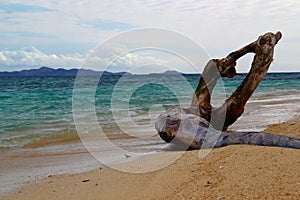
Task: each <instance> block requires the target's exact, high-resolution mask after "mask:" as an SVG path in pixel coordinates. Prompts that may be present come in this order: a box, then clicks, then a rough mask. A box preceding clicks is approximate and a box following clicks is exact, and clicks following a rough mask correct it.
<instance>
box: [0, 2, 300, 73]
mask: <svg viewBox="0 0 300 200" xmlns="http://www.w3.org/2000/svg"><path fill="white" fill-rule="evenodd" d="M6 2H7V3H9V2H11V3H20V4H24V1H23V0H7V1H6ZM26 4H30V5H39V6H41V7H45V8H48V9H49V10H51V12H50V11H49V12H43V13H41V12H36V13H18V12H16V13H3V12H2V13H1V12H0V19H3V20H0V27H1V32H2V34H3V33H6V34H5V39H4V40H2V41H0V46H2V47H4V48H5V47H8V48H9V47H10V45H12V46H16V45H26V46H28V45H34V46H37V45H41V44H43V45H47V44H55V45H56V49H59V46H60V45H61V44H65V43H66V42H68V43H75V42H79V43H93V44H95V45H96V44H98V43H100V42H103V41H104V40H106V39H108V38H110V37H112V36H114V35H115V34H117V33H119V32H121V31H122V30H124V27H125V29H126V25H128V29H130V28H131V27H160V28H167V29H172V30H176V31H179V32H181V33H183V34H184V35H187V36H189V37H190V38H192V39H193V40H195V41H196V42H197V43H199V44H200V45H202V46H204V47H205V48H206V50H207V52H208V53H209V54H210V55H211V56H213V57H222V56H225V55H226V54H227V53H229V52H230V51H232V50H235V49H237V48H240V47H241V45H244V44H246V43H248V42H251V41H253V40H255V39H256V38H257V37H258V35H259V34H262V33H265V32H267V31H277V30H281V31H282V32H283V39H282V41H281V42H280V44H279V45H282V47H278V49H279V48H283V47H284V55H283V54H281V52H283V50H279V51H278V54H276V55H278V58H276V60H278V62H276V66H275V68H276V70H277V69H280V68H281V69H283V70H286V69H287V68H286V65H289V66H292V65H294V67H293V69H295V65H296V64H295V63H299V61H300V60H299V58H300V57H299V56H298V55H296V54H295V53H293V52H300V49H299V48H300V39H299V37H298V35H299V32H300V24H299V23H298V19H299V18H300V1H297V0H289V1H286V0H274V1H265V0H256V1H239V0H230V1H228V0H227V1H222V0H218V1H217V0H201V1H197V0H187V1H165V0H164V1H160V0H145V1H138V0H132V1H126V2H124V1H122V0H109V1H108V0H102V1H96V0H81V1H76V0H63V1H58V0H52V1H43V0H32V1H30V2H26ZM101 23H104V24H101ZM12 32H14V33H16V32H23V33H26V32H27V33H29V32H32V33H39V34H37V35H42V36H44V37H32V36H31V37H28V35H26V34H25V35H22V34H20V35H17V36H16V35H13V34H10V33H12ZM0 34H1V33H0ZM47 36H49V37H47ZM2 38H3V37H2ZM289 38H298V39H297V40H295V41H293V45H291V46H289V45H288V44H287V41H289ZM287 46H289V48H288V47H287ZM67 53H68V52H66V54H67ZM0 56H1V55H0ZM48 56H49V55H48ZM57 56H58V55H57ZM283 56H284V59H285V60H286V62H280V60H281V57H283ZM58 57H59V56H58ZM1 59H2V57H1ZM58 59H59V58H57V59H54V58H52V60H58ZM126 61H128V60H126ZM274 64H275V63H274ZM281 65H285V66H284V67H283V66H281ZM271 69H272V68H271ZM291 69H292V68H291ZM243 71H245V69H244V70H243Z"/></svg>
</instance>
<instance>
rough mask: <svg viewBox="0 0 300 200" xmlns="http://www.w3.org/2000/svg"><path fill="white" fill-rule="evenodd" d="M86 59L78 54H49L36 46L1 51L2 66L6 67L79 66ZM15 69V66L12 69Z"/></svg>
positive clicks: (0, 61) (0, 62)
mask: <svg viewBox="0 0 300 200" xmlns="http://www.w3.org/2000/svg"><path fill="white" fill-rule="evenodd" d="M83 59H84V56H82V55H80V54H77V55H56V54H50V55H47V54H45V53H43V52H41V51H39V50H38V49H37V48H35V47H26V48H22V49H19V50H15V51H8V50H6V51H1V52H0V67H1V68H4V67H6V69H7V68H8V67H7V66H13V67H15V66H23V67H24V66H27V67H39V66H48V67H54V68H58V67H65V68H72V67H79V66H80V64H81V63H82V61H83ZM12 70H14V68H13V69H12Z"/></svg>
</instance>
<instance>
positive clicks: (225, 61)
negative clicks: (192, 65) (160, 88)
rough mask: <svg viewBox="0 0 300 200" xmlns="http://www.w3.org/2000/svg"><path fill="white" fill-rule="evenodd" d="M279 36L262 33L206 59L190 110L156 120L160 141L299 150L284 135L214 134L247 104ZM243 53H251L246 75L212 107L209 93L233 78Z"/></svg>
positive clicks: (195, 145) (178, 110)
mask: <svg viewBox="0 0 300 200" xmlns="http://www.w3.org/2000/svg"><path fill="white" fill-rule="evenodd" d="M281 36H282V35H281V33H280V32H277V33H276V34H273V33H266V34H264V35H262V36H260V37H259V38H258V39H257V40H256V41H254V42H252V43H250V44H248V45H246V46H245V47H243V48H241V49H239V50H237V51H235V52H232V53H230V54H229V55H228V56H227V57H225V58H222V59H212V60H210V61H209V62H208V63H207V65H206V66H205V68H204V71H203V73H202V75H201V78H200V80H199V84H198V86H197V88H196V91H195V93H194V96H193V99H192V103H191V107H188V108H171V109H169V110H167V111H166V112H165V113H163V114H161V115H160V116H159V117H158V119H157V121H156V124H155V127H156V129H157V131H158V133H159V135H160V136H161V138H162V139H163V140H165V141H166V142H171V141H172V140H173V139H174V138H176V139H177V141H184V143H189V145H190V147H192V148H201V146H202V144H203V141H205V140H206V141H208V140H209V138H212V141H214V142H211V143H209V142H208V143H207V142H206V143H205V144H209V145H208V146H206V147H213V146H215V147H221V146H226V145H230V144H254V145H265V146H280V147H288V148H297V149H300V140H299V139H296V138H290V137H287V136H281V135H275V134H268V133H264V132H247V133H245V132H235V133H223V134H220V133H219V131H217V130H226V129H227V128H228V127H229V126H230V125H232V124H233V123H234V122H235V121H236V120H237V119H238V118H239V117H240V116H241V115H242V113H243V112H244V107H245V105H246V103H247V101H248V100H249V98H250V97H251V95H252V94H253V92H254V91H255V89H256V88H257V86H258V85H259V83H260V82H261V81H262V79H263V78H264V76H265V75H266V73H267V71H268V69H269V66H270V64H271V63H272V61H273V53H274V47H275V45H276V44H277V42H278V41H279V40H280V39H281ZM247 53H254V54H255V56H254V59H253V62H252V66H251V69H250V72H249V73H248V74H247V76H246V78H245V79H244V81H243V82H242V83H241V84H240V86H239V87H238V88H237V89H236V90H235V91H234V92H233V93H232V95H231V96H230V97H229V98H228V99H227V100H226V102H225V103H224V104H223V105H222V106H220V107H218V108H213V107H212V105H211V102H210V101H211V94H212V91H213V89H214V87H215V85H216V83H217V81H218V80H219V79H220V78H221V77H229V78H232V77H234V76H235V75H236V69H235V66H236V61H237V60H238V59H239V58H240V57H242V56H244V55H245V54H247ZM208 133H209V134H208Z"/></svg>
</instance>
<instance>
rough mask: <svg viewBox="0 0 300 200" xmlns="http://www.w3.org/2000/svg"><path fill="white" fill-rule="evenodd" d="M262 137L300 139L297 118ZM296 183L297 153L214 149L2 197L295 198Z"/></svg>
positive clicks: (42, 183)
mask: <svg viewBox="0 0 300 200" xmlns="http://www.w3.org/2000/svg"><path fill="white" fill-rule="evenodd" d="M266 132H270V133H278V134H284V135H288V136H292V137H297V138H300V118H299V117H298V118H295V119H293V120H291V121H288V122H284V123H280V124H273V125H270V126H269V127H268V128H267V129H266ZM161 159H162V157H161V156H160V155H157V156H152V158H151V159H147V158H146V157H142V158H140V159H138V160H135V161H133V162H131V164H132V163H134V162H136V163H135V164H134V165H140V166H141V167H142V166H143V165H144V166H146V165H155V163H156V164H157V162H159V161H160V160H161ZM121 165H127V164H126V163H123V164H121ZM299 180H300V151H299V150H297V149H286V148H278V147H261V146H250V145H234V146H228V147H223V148H215V149H213V150H212V151H211V152H210V153H209V154H208V156H206V157H204V158H202V159H200V158H199V151H187V152H185V153H184V154H183V155H182V156H181V157H180V158H179V159H177V160H176V161H174V162H172V163H171V164H170V165H168V166H167V167H164V168H162V169H158V170H156V171H153V172H149V173H141V174H138V173H137V174H133V173H125V172H120V171H118V170H115V169H111V168H109V167H99V168H98V169H95V170H92V171H88V172H83V173H73V174H72V173H71V174H62V175H55V176H51V175H50V176H49V177H47V178H45V179H42V180H39V181H37V182H36V181H35V182H33V183H30V184H28V185H25V186H24V187H21V188H19V189H18V190H16V191H15V192H12V193H8V194H6V195H4V196H3V197H2V198H3V199H141V198H146V199H166V198H167V199H170V198H172V199H173V198H175V199H249V198H250V199H261V198H266V199H278V198H279V199H297V198H300V191H299V188H300V181H299ZM2 198H1V199H2Z"/></svg>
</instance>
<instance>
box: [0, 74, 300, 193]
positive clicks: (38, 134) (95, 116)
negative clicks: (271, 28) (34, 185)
mask: <svg viewBox="0 0 300 200" xmlns="http://www.w3.org/2000/svg"><path fill="white" fill-rule="evenodd" d="M244 77H245V75H241V76H236V77H235V78H233V79H227V78H225V79H223V81H219V82H218V84H217V86H216V88H215V90H214V93H213V97H212V103H213V105H214V106H219V105H221V104H222V103H223V102H224V101H225V99H226V98H228V97H229V96H230V94H231V93H232V92H233V91H234V90H235V88H236V87H237V86H238V85H239V84H240V83H241V81H242V80H243V78H244ZM198 80H199V76H198V75H184V76H170V75H169V76H160V75H152V76H142V75H136V76H123V77H121V76H105V77H101V79H100V80H95V79H94V78H90V77H82V78H81V79H80V80H79V81H78V80H76V82H75V78H64V77H56V78H1V79H0V101H1V104H0V111H1V112H0V149H1V152H2V153H1V157H2V160H3V161H5V163H6V164H3V163H4V162H1V170H0V171H1V175H0V182H1V185H0V188H2V189H1V191H0V192H5V191H8V190H10V189H12V188H14V186H16V184H14V183H19V184H23V183H26V182H27V181H31V180H33V179H35V178H40V177H45V176H47V175H49V174H59V173H68V172H69V173H74V172H79V171H80V170H88V169H93V168H97V167H99V166H101V163H99V162H97V160H96V159H94V158H93V157H92V156H91V155H90V154H89V153H88V151H87V149H86V146H84V145H83V144H82V143H81V142H80V140H79V136H85V135H89V134H98V133H99V132H102V133H103V135H101V137H103V141H110V142H112V144H113V145H114V146H113V148H112V149H109V148H108V146H106V143H105V142H104V143H93V144H92V145H91V147H92V148H93V149H94V150H95V149H96V150H97V151H105V152H106V153H105V154H104V155H105V156H106V157H107V158H109V159H108V160H109V161H111V162H122V161H124V160H127V157H128V155H127V154H130V155H129V156H132V155H134V154H135V153H151V152H156V151H160V150H161V149H162V148H165V147H166V144H165V143H164V142H163V141H162V140H161V139H160V138H159V137H158V136H157V135H156V131H155V129H154V121H155V119H156V117H157V116H158V115H159V114H160V113H162V112H163V111H164V110H165V109H167V108H169V107H172V106H179V105H180V106H188V105H189V104H190V102H191V96H192V94H193V90H194V89H195V87H196V86H197V84H198ZM74 83H76V84H77V85H76V86H74ZM78 84H79V85H78ZM299 85H300V73H280V74H267V76H266V77H265V79H264V80H263V81H262V83H261V84H260V86H259V87H258V89H257V90H256V91H255V93H254V94H253V96H252V97H251V99H250V100H249V102H248V104H247V106H246V108H245V112H244V114H243V115H242V117H241V118H240V119H239V120H238V121H237V122H236V123H235V124H234V125H232V126H231V127H230V130H233V131H262V130H263V129H265V128H266V127H267V126H268V125H269V124H274V123H280V122H284V121H287V120H289V119H291V118H293V117H295V116H296V115H298V114H299V110H300V87H299ZM76 87H77V89H78V90H77V93H76V91H74V88H76ZM74 94H76V95H75V96H74ZM74 101H75V102H74ZM74 119H76V120H75V122H76V124H75V122H74ZM78 133H79V134H78ZM283 134H284V133H283ZM106 137H107V138H108V139H107V138H106ZM110 147H111V146H110ZM118 148H119V149H123V150H125V151H126V155H121V157H117V156H115V157H114V153H113V152H114V151H115V149H118ZM24 155H28V157H27V158H30V159H29V160H28V159H27V158H26V156H24ZM82 155H84V156H82ZM43 160H44V161H43ZM22 163H23V164H22ZM51 163H52V164H51ZM22 165H23V166H22ZM8 183H9V184H8Z"/></svg>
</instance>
